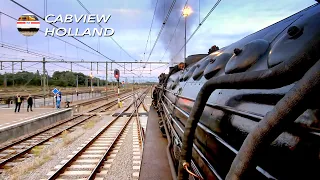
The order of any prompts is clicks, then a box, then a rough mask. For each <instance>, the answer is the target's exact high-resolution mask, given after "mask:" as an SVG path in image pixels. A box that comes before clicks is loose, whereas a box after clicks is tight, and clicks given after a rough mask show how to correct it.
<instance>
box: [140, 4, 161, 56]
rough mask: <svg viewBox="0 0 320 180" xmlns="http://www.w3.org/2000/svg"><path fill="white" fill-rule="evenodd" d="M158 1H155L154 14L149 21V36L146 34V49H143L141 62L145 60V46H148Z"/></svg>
mask: <svg viewBox="0 0 320 180" xmlns="http://www.w3.org/2000/svg"><path fill="white" fill-rule="evenodd" d="M158 1H159V0H157V2H156V6H155V7H154V12H153V16H152V21H151V25H150V29H149V34H148V38H147V43H146V47H145V48H144V53H143V60H145V55H146V51H147V46H148V42H149V39H150V35H151V30H152V26H153V21H154V17H155V16H156V12H157V6H158ZM163 2H165V1H163ZM163 9H164V8H163Z"/></svg>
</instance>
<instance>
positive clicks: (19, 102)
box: [14, 94, 22, 112]
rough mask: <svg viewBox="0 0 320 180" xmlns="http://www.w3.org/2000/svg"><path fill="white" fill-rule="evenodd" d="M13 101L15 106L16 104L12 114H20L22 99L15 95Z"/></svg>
mask: <svg viewBox="0 0 320 180" xmlns="http://www.w3.org/2000/svg"><path fill="white" fill-rule="evenodd" d="M14 101H15V104H16V108H15V110H14V112H17V110H18V112H20V107H21V104H22V97H21V96H20V95H19V94H17V96H16V97H15V98H14Z"/></svg>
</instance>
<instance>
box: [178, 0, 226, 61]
mask: <svg viewBox="0 0 320 180" xmlns="http://www.w3.org/2000/svg"><path fill="white" fill-rule="evenodd" d="M220 2H221V0H218V1H217V2H216V3H215V4H214V5H213V7H212V8H211V10H210V11H209V12H208V14H207V15H206V16H205V17H204V18H203V20H202V21H201V22H200V24H199V25H198V26H197V28H196V29H195V30H194V31H193V33H192V34H191V36H190V37H189V38H188V40H187V41H186V43H185V44H184V45H183V46H182V47H181V49H180V50H179V51H178V52H177V54H176V55H175V56H174V57H173V59H175V58H176V57H177V56H178V54H179V53H180V52H181V51H182V49H183V48H184V47H185V46H186V45H187V44H188V42H189V41H190V39H192V37H193V36H194V35H195V34H196V32H197V31H198V30H199V29H200V27H201V26H202V25H203V23H204V22H205V21H206V20H207V18H208V17H209V16H210V14H211V13H212V12H213V10H214V9H215V8H216V7H217V6H218V5H219V3H220Z"/></svg>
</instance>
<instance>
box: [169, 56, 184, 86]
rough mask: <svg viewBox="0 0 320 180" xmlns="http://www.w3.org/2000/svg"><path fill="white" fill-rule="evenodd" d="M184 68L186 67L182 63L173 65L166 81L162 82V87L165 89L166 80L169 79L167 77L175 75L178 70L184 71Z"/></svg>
mask: <svg viewBox="0 0 320 180" xmlns="http://www.w3.org/2000/svg"><path fill="white" fill-rule="evenodd" d="M185 67H186V64H185V63H183V62H181V63H179V64H178V65H175V66H174V67H173V68H172V69H171V70H170V72H169V74H168V76H167V77H166V79H165V80H164V87H167V82H168V79H169V77H170V76H171V75H172V74H174V73H176V72H178V71H180V70H184V68H185Z"/></svg>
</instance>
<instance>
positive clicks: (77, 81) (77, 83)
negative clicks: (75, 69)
mask: <svg viewBox="0 0 320 180" xmlns="http://www.w3.org/2000/svg"><path fill="white" fill-rule="evenodd" d="M76 85H77V89H76V92H78V87H79V75H77V80H76Z"/></svg>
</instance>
